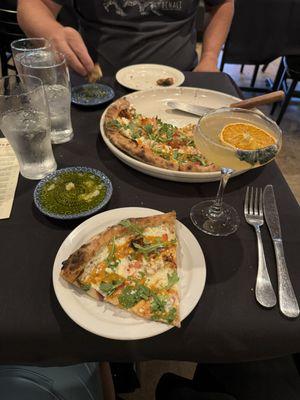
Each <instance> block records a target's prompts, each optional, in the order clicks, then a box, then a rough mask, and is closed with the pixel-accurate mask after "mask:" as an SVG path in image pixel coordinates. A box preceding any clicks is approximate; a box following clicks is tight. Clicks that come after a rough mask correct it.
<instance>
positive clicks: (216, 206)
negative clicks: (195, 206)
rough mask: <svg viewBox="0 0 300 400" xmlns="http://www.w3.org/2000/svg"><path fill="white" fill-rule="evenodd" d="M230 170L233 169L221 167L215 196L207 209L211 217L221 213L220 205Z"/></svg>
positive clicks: (218, 215)
mask: <svg viewBox="0 0 300 400" xmlns="http://www.w3.org/2000/svg"><path fill="white" fill-rule="evenodd" d="M232 172H233V169H230V168H222V169H221V179H220V184H219V189H218V193H217V197H216V199H215V201H214V203H213V205H212V206H211V207H210V208H209V211H208V213H209V215H210V216H211V217H212V218H218V217H220V216H221V215H222V213H223V208H222V205H223V195H224V190H225V188H226V186H227V182H228V180H229V178H230V175H231V174H232Z"/></svg>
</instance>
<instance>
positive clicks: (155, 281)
mask: <svg viewBox="0 0 300 400" xmlns="http://www.w3.org/2000/svg"><path fill="white" fill-rule="evenodd" d="M171 272H172V271H171V270H169V269H159V270H157V271H156V272H155V273H154V274H152V275H150V274H149V275H147V280H146V284H147V286H154V287H156V288H164V287H166V286H167V284H168V274H170V273H171Z"/></svg>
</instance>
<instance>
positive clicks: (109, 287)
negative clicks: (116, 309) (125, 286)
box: [99, 279, 124, 296]
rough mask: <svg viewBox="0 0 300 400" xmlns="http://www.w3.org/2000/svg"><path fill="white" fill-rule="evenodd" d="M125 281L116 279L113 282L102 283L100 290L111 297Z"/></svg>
mask: <svg viewBox="0 0 300 400" xmlns="http://www.w3.org/2000/svg"><path fill="white" fill-rule="evenodd" d="M123 282H124V280H122V279H116V280H114V281H112V282H101V283H100V285H99V289H100V290H101V292H103V293H104V294H105V295H106V296H111V295H112V294H113V293H114V292H115V290H116V289H117V288H118V287H119V286H120V285H122V283H123Z"/></svg>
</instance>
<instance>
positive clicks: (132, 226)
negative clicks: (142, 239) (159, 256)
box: [120, 219, 143, 236]
mask: <svg viewBox="0 0 300 400" xmlns="http://www.w3.org/2000/svg"><path fill="white" fill-rule="evenodd" d="M120 225H122V226H124V227H125V228H128V229H129V230H130V231H131V232H132V233H135V234H137V235H141V236H142V235H143V228H141V227H140V226H138V225H136V224H133V223H132V222H130V221H129V220H128V219H124V220H123V221H121V222H120Z"/></svg>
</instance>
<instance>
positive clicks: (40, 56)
mask: <svg viewBox="0 0 300 400" xmlns="http://www.w3.org/2000/svg"><path fill="white" fill-rule="evenodd" d="M20 63H21V70H22V73H23V74H29V75H33V76H37V77H38V78H40V79H41V80H42V82H43V84H44V88H45V93H46V97H47V100H48V105H49V111H50V120H51V141H52V143H65V142H69V141H70V140H71V139H72V137H73V129H72V123H71V88H70V76H69V70H68V67H67V64H66V59H65V56H64V55H63V54H62V53H59V52H58V51H49V50H38V51H33V52H26V53H25V54H24V55H23V57H21V58H20Z"/></svg>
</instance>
